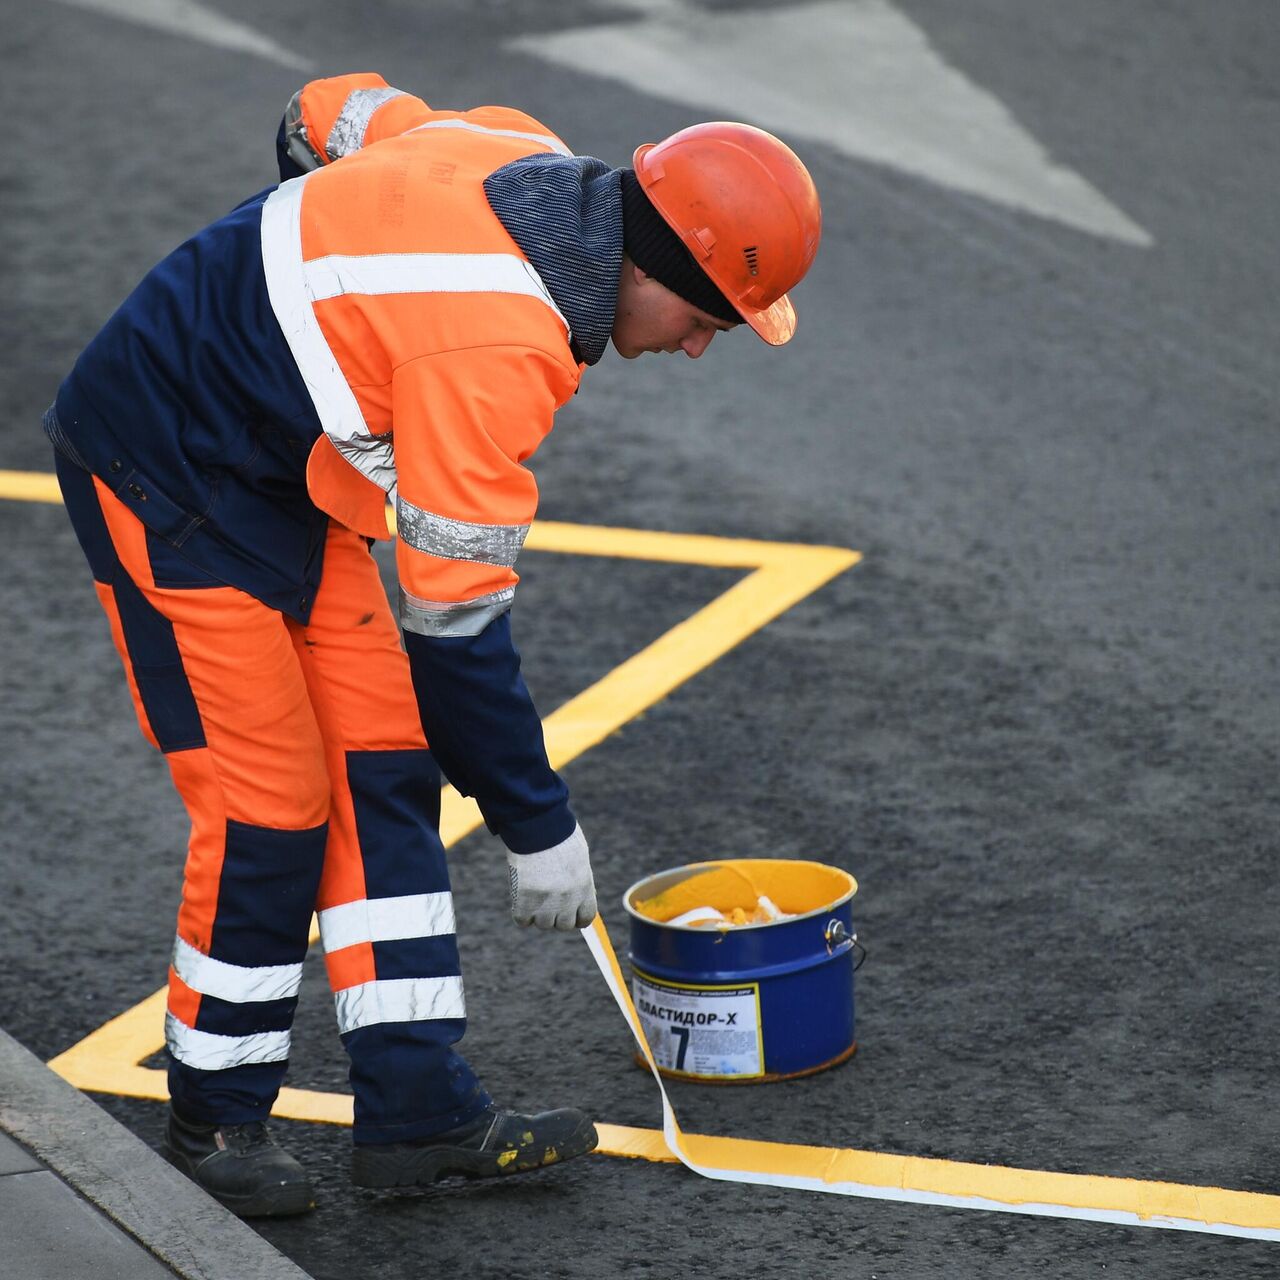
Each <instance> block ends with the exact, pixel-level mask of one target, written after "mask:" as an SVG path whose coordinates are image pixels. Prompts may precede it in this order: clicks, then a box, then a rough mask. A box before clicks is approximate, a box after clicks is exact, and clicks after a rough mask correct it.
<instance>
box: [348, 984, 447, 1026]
mask: <svg viewBox="0 0 1280 1280" xmlns="http://www.w3.org/2000/svg"><path fill="white" fill-rule="evenodd" d="M333 1000H334V1004H335V1006H336V1008H337V1013H338V1030H339V1032H347V1031H354V1030H356V1028H357V1027H369V1026H372V1025H373V1024H374V1023H378V1022H429V1021H432V1020H434V1019H436V1018H465V1017H466V1016H467V1007H466V1004H465V1002H464V1001H463V999H462V979H461V978H458V977H450V978H386V979H383V980H382V981H380V982H362V983H361V984H360V985H359V986H357V987H348V988H347V989H346V990H345V991H336V992H334V996H333Z"/></svg>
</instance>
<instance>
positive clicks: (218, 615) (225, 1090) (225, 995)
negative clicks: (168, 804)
mask: <svg viewBox="0 0 1280 1280" xmlns="http://www.w3.org/2000/svg"><path fill="white" fill-rule="evenodd" d="M58 470H59V478H60V480H61V482H62V485H63V491H64V496H65V498H66V500H67V508H68V512H69V514H70V515H71V518H72V522H73V524H74V526H75V528H76V532H77V534H78V536H79V537H80V540H81V543H82V545H83V546H84V548H85V551H86V554H87V556H88V558H89V561H90V566H91V568H92V570H93V574H94V578H95V580H96V587H97V590H98V594H99V598H100V599H101V601H102V604H103V607H104V608H105V609H106V612H107V615H108V618H109V619H110V621H111V625H112V634H113V637H114V639H115V642H116V645H117V648H118V649H119V651H120V655H121V658H122V659H123V661H124V664H125V671H126V673H127V676H128V679H129V684H130V689H131V692H132V694H133V698H134V705H135V708H136V710H137V714H138V719H139V723H140V724H141V727H142V730H143V733H144V734H145V735H146V737H147V738H148V740H149V741H151V742H152V743H153V744H154V745H156V746H157V747H159V748H160V749H161V750H162V751H163V752H164V753H165V756H166V760H167V761H168V764H169V767H170V771H171V773H172V775H173V778H174V782H175V785H176V786H177V788H178V791H179V793H180V794H181V796H182V799H183V802H184V803H185V805H186V807H187V810H188V813H189V815H190V817H191V823H192V829H191V841H190V845H189V848H188V854H187V865H186V874H185V879H184V885H183V900H182V906H181V909H180V912H179V917H178V937H177V939H176V941H175V945H174V951H173V963H172V965H171V967H170V982H169V1009H168V1015H167V1018H166V1041H167V1044H168V1048H169V1051H170V1055H171V1066H170V1073H169V1080H170V1090H171V1093H172V1094H173V1097H174V1101H175V1103H176V1105H178V1106H179V1108H180V1109H181V1110H182V1111H183V1112H184V1113H185V1114H186V1115H188V1116H189V1117H190V1118H192V1119H196V1120H210V1121H212V1120H216V1121H219V1122H222V1123H240V1122H243V1121H246V1120H251V1119H258V1118H261V1117H263V1116H265V1115H266V1114H267V1113H268V1111H269V1110H270V1107H271V1104H272V1102H273V1101H274V1099H275V1096H276V1093H277V1091H278V1089H279V1087H280V1083H281V1081H282V1079H283V1077H284V1073H285V1069H286V1060H287V1058H288V1052H289V1027H290V1024H291V1022H292V1018H293V1011H294V1007H295V1005H296V1001H297V989H298V982H299V979H300V976H301V968H302V960H303V958H304V956H305V952H306V938H307V932H308V927H309V922H310V915H311V910H312V907H313V905H314V902H315V896H316V890H317V886H318V883H319V877H320V871H321V866H322V861H323V852H324V844H325V838H326V834H327V825H326V821H325V819H326V814H327V810H328V782H327V778H326V776H325V767H324V752H323V747H322V744H321V741H320V734H319V728H318V726H317V724H316V721H315V716H314V713H313V712H312V710H311V707H310V704H309V702H308V699H307V693H306V686H305V682H304V681H303V679H302V674H301V671H300V669H299V664H298V660H297V657H296V654H295V652H294V648H293V644H292V639H291V636H290V634H289V631H288V628H287V626H286V624H285V621H284V619H283V618H282V617H281V615H279V614H278V613H275V612H274V611H273V610H270V609H268V608H267V607H266V606H264V605H262V604H260V603H259V602H258V601H256V600H253V599H252V598H251V597H249V596H248V595H245V594H244V593H242V592H239V591H236V590H234V589H233V588H230V587H224V586H222V587H220V586H217V585H214V584H212V583H211V580H210V579H209V578H208V577H207V575H204V574H202V573H201V571H199V570H197V569H195V568H194V566H189V565H186V564H185V563H184V562H183V561H182V558H181V556H180V555H178V553H176V552H175V551H173V549H172V548H169V547H168V546H167V545H166V544H164V543H162V542H160V541H159V540H158V539H156V538H155V536H154V535H153V534H151V533H149V531H147V530H146V529H145V527H144V526H143V525H141V524H140V523H139V522H138V521H137V519H136V518H135V517H134V516H133V515H132V513H130V512H129V511H128V510H127V509H125V508H124V507H123V506H122V505H121V504H120V503H119V502H118V501H117V500H116V499H115V498H114V497H113V496H112V495H111V494H110V492H109V491H108V490H106V489H105V487H104V486H103V485H102V484H101V482H95V481H94V480H93V479H92V478H91V477H90V476H88V475H87V474H86V473H84V472H82V471H78V470H77V469H76V468H74V467H68V466H67V464H65V462H62V461H60V462H59V467H58ZM157 579H159V580H162V581H163V582H164V583H165V584H166V585H165V587H163V588H160V587H157V586H156V582H157ZM190 588H199V589H197V590H192V589H190Z"/></svg>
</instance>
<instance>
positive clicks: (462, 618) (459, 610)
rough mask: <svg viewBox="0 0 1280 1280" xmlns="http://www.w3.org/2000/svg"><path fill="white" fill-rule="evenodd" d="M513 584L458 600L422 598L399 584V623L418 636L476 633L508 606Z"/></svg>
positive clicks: (500, 614)
mask: <svg viewBox="0 0 1280 1280" xmlns="http://www.w3.org/2000/svg"><path fill="white" fill-rule="evenodd" d="M515 594H516V589H515V587H503V588H502V590H501V591H491V592H489V594H488V595H483V596H476V598H475V599H474V600H463V601H462V602H461V603H458V604H446V603H444V602H443V601H440V600H423V599H421V598H419V597H418V596H414V595H410V594H409V592H407V591H406V590H405V589H404V588H403V587H401V588H400V625H401V626H402V627H403V628H404V629H405V630H406V631H412V632H414V633H415V634H416V635H420V636H478V635H479V634H480V633H481V632H482V631H483V630H484V629H485V627H487V626H488V625H489V623H491V622H492V621H493V620H494V618H500V617H501V616H502V615H503V614H504V613H506V611H507V610H508V609H510V608H511V601H512V600H513V599H514V598H515Z"/></svg>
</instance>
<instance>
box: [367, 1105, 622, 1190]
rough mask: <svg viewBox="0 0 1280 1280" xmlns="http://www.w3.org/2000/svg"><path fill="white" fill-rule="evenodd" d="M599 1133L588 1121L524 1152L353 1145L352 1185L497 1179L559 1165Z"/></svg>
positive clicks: (592, 1145) (586, 1148)
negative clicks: (567, 1132) (453, 1176)
mask: <svg viewBox="0 0 1280 1280" xmlns="http://www.w3.org/2000/svg"><path fill="white" fill-rule="evenodd" d="M597 1142H599V1137H598V1135H597V1134H596V1127H595V1125H593V1124H592V1123H591V1122H590V1121H587V1122H586V1123H585V1124H583V1125H579V1126H578V1127H577V1128H575V1129H573V1130H572V1131H571V1132H570V1133H569V1134H568V1135H567V1136H565V1137H564V1138H562V1139H560V1140H558V1141H555V1142H547V1143H543V1144H540V1145H539V1146H536V1147H531V1148H529V1149H527V1150H520V1149H519V1148H514V1147H513V1148H511V1149H509V1150H507V1151H466V1150H463V1149H461V1148H458V1147H410V1148H404V1147H401V1148H399V1149H393V1148H387V1147H376V1146H373V1147H366V1146H362V1147H356V1148H355V1151H354V1153H353V1154H352V1157H351V1180H352V1182H354V1183H355V1185H356V1186H357V1187H374V1188H380V1189H383V1190H386V1189H388V1188H391V1187H429V1186H431V1185H432V1184H433V1183H435V1182H439V1181H440V1179H442V1178H447V1177H449V1176H451V1175H460V1176H461V1177H464V1178H502V1177H510V1176H511V1175H512V1174H513V1173H530V1172H532V1171H533V1170H535V1169H545V1168H547V1167H548V1166H550V1165H553V1164H563V1163H564V1162H565V1161H566V1160H572V1159H574V1158H575V1157H577V1156H584V1155H586V1154H587V1152H589V1151H594V1150H595V1148H596V1143H597Z"/></svg>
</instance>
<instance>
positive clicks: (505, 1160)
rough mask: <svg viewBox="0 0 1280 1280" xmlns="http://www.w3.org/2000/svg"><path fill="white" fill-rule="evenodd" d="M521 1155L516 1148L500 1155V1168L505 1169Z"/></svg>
mask: <svg viewBox="0 0 1280 1280" xmlns="http://www.w3.org/2000/svg"><path fill="white" fill-rule="evenodd" d="M519 1154H520V1153H519V1152H518V1151H516V1150H515V1149H514V1148H513V1149H512V1150H510V1151H503V1152H501V1153H499V1155H498V1168H499V1169H505V1168H506V1167H507V1165H509V1164H510V1163H511V1162H512V1161H513V1160H514V1159H515V1158H516V1156H518V1155H519Z"/></svg>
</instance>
